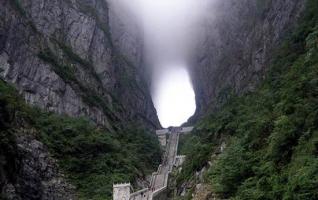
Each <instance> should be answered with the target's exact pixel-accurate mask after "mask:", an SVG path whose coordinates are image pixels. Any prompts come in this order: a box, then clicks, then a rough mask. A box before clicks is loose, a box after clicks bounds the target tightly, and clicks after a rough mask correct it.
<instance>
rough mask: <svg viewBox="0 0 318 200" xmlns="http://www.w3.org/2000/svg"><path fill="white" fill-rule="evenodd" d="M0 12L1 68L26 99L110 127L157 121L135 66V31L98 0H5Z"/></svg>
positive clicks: (137, 52) (137, 45)
mask: <svg viewBox="0 0 318 200" xmlns="http://www.w3.org/2000/svg"><path fill="white" fill-rule="evenodd" d="M0 13H1V14H0V19H1V21H0V69H1V72H0V73H1V76H2V77H4V79H5V80H7V81H9V82H11V83H13V84H14V85H16V87H17V88H18V89H19V91H20V92H21V94H23V96H24V98H25V99H26V101H27V102H29V103H30V104H33V105H36V106H39V107H41V108H44V109H46V110H48V111H54V112H57V113H64V114H67V115H70V116H75V117H77V116H86V117H89V118H90V119H92V120H93V121H95V122H96V123H97V124H101V125H104V126H106V127H108V128H109V129H110V130H112V129H114V123H115V122H116V124H117V125H118V124H120V123H118V122H120V121H121V122H125V121H126V120H135V121H141V122H142V123H144V124H146V125H148V126H149V127H152V128H155V127H159V126H160V124H159V121H158V119H157V116H156V111H155V109H154V107H153V104H152V101H151V97H150V95H149V93H150V92H149V91H148V86H147V84H146V81H145V80H143V78H142V77H143V76H142V74H140V73H139V72H140V71H141V70H142V69H140V66H141V53H140V52H142V51H141V47H142V43H141V42H140V41H141V39H140V35H138V34H137V33H136V32H135V30H137V29H136V28H135V27H134V24H133V23H127V22H125V21H121V20H122V19H123V18H122V17H121V16H120V15H119V13H118V12H116V10H115V9H113V10H112V11H111V12H110V11H109V5H108V3H107V2H106V1H105V0H89V1H88V0H67V1H64V0H53V1H48V0H36V1H25V0H15V1H11V0H4V1H1V2H0ZM128 25H129V26H128Z"/></svg>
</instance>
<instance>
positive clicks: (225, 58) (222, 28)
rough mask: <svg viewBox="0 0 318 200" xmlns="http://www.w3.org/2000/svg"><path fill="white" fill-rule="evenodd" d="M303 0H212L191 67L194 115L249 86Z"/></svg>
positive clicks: (294, 19)
mask: <svg viewBox="0 0 318 200" xmlns="http://www.w3.org/2000/svg"><path fill="white" fill-rule="evenodd" d="M305 2H306V1H305V0H300V1H299V0H280V1H272V0H269V1H261V0H243V1H235V0H229V1H221V0H215V1H213V4H212V5H211V7H210V9H209V13H210V14H209V15H208V17H206V19H205V22H204V24H203V25H202V30H201V32H202V37H201V38H202V40H201V42H200V44H199V45H198V49H197V56H196V59H195V61H194V63H193V68H192V69H191V73H192V80H193V84H194V90H195V93H196V101H197V111H196V116H197V117H198V116H201V115H204V114H205V113H207V110H210V111H213V110H214V109H215V108H217V107H218V106H219V105H221V104H222V103H224V102H225V101H226V98H227V96H228V95H229V94H231V93H234V94H239V95H240V94H243V93H245V92H248V91H253V90H254V88H255V87H256V86H257V83H259V82H260V81H261V80H263V79H264V76H265V72H266V70H267V69H268V67H269V66H268V65H269V64H270V62H271V59H272V52H273V51H274V50H275V48H277V47H278V46H279V44H281V42H282V41H283V39H284V38H285V37H286V35H288V33H289V31H290V30H291V29H292V28H293V27H294V25H296V24H297V19H298V18H299V16H300V15H301V12H302V11H303V9H304V7H305V6H304V5H305Z"/></svg>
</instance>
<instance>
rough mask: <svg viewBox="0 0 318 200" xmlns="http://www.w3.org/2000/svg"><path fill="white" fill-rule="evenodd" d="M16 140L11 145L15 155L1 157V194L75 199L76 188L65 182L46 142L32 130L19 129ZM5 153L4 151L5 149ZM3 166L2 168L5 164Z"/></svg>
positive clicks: (51, 198)
mask: <svg viewBox="0 0 318 200" xmlns="http://www.w3.org/2000/svg"><path fill="white" fill-rule="evenodd" d="M19 132H20V133H17V135H16V136H17V138H16V144H15V145H12V146H11V148H12V149H14V150H15V151H13V152H14V154H15V156H12V155H11V156H12V157H10V155H8V154H2V156H4V155H7V156H8V157H5V158H3V157H1V159H0V160H1V161H2V162H3V163H2V165H1V168H0V170H1V177H0V178H1V182H0V183H1V187H2V188H1V194H5V196H4V197H3V198H5V199H8V200H11V199H12V200H13V199H14V200H20V199H21V200H22V199H43V200H53V199H61V200H64V199H65V200H71V199H74V198H75V196H74V191H73V190H74V188H73V186H71V185H69V184H68V183H66V182H65V179H64V176H63V175H62V174H61V173H60V172H59V169H58V166H57V162H56V161H55V160H54V159H53V158H52V157H51V156H50V154H49V153H48V150H47V149H46V148H45V146H44V145H43V144H42V143H41V142H39V141H37V140H36V139H34V138H33V137H32V136H29V135H27V134H30V133H29V132H28V133H27V134H26V133H24V131H22V130H20V131H19ZM2 153H3V152H2ZM2 167H3V168H2Z"/></svg>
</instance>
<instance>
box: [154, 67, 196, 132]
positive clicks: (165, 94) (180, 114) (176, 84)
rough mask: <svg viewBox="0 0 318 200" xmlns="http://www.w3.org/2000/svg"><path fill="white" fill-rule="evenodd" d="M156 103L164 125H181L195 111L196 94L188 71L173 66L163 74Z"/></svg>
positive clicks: (156, 94) (157, 91) (155, 95)
mask: <svg viewBox="0 0 318 200" xmlns="http://www.w3.org/2000/svg"><path fill="white" fill-rule="evenodd" d="M154 97H155V99H154V103H155V107H156V109H157V112H158V117H159V119H160V122H161V124H162V126H164V127H168V126H180V125H181V124H182V123H184V122H186V121H187V119H188V118H189V117H191V116H192V115H193V114H194V112H195V108H196V105H195V95H194V92H193V88H192V84H191V81H190V78H189V74H188V72H187V71H186V70H185V69H184V68H180V67H178V68H176V67H172V68H171V70H170V71H167V72H166V73H165V74H162V78H161V79H160V80H159V84H158V88H157V90H156V91H155V94H154Z"/></svg>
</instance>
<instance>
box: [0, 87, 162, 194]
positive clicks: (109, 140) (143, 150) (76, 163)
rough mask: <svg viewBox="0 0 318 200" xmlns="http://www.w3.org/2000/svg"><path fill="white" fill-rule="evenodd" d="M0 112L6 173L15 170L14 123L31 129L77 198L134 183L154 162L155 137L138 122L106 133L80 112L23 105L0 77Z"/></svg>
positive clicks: (157, 152)
mask: <svg viewBox="0 0 318 200" xmlns="http://www.w3.org/2000/svg"><path fill="white" fill-rule="evenodd" d="M0 116H1V118H0V125H1V127H5V129H2V130H1V132H0V144H1V148H2V147H4V150H5V152H2V151H1V152H0V154H3V155H4V156H5V158H6V161H5V162H6V163H8V164H10V163H11V164H10V166H12V168H10V167H6V168H8V169H10V170H11V171H12V173H11V174H12V175H13V174H14V170H15V169H14V166H15V164H14V160H12V159H17V155H16V150H15V149H16V147H15V136H14V132H15V129H19V128H22V127H23V128H26V129H32V130H35V132H36V134H35V136H36V137H37V138H38V139H39V140H40V141H42V142H43V143H44V144H46V145H47V147H48V148H49V151H50V152H51V153H52V155H53V156H54V157H55V158H57V159H58V161H59V164H60V167H61V168H62V169H63V171H64V173H65V174H66V175H67V178H68V179H69V180H70V181H71V182H72V183H73V184H74V185H75V186H76V188H77V189H76V190H77V191H78V193H79V197H80V199H111V193H112V184H113V183H116V182H127V181H131V182H132V183H134V182H135V181H136V178H138V177H139V178H141V177H144V176H145V175H146V174H149V172H150V171H153V170H154V169H155V167H156V166H158V165H159V163H160V157H161V152H160V147H159V143H158V140H157V138H156V137H155V136H154V135H152V134H150V133H148V132H147V130H145V129H144V128H142V126H140V125H137V124H129V123H127V125H126V128H125V129H124V130H118V131H117V132H116V133H109V132H108V131H107V130H104V129H103V128H100V127H96V125H94V124H92V123H91V122H89V121H88V120H86V119H84V118H71V117H67V116H59V115H56V114H53V113H46V112H43V111H41V110H40V109H37V108H31V107H29V106H27V105H25V103H24V102H23V100H22V99H21V98H20V97H19V95H18V94H17V92H16V91H15V90H14V89H13V87H11V86H9V85H8V84H6V83H5V82H4V81H1V82H0ZM34 116H37V117H36V118H35V117H34ZM3 155H2V156H3ZM0 158H1V159H3V158H2V157H1V156H0ZM10 159H11V160H10ZM0 161H1V160H0Z"/></svg>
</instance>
